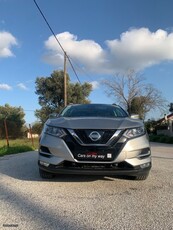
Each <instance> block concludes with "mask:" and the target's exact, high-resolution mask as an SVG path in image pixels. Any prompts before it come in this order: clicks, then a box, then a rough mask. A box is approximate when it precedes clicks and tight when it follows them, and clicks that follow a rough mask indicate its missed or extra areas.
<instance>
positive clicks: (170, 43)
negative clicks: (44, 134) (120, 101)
mask: <svg viewBox="0 0 173 230" xmlns="http://www.w3.org/2000/svg"><path fill="white" fill-rule="evenodd" d="M37 3H38V4H39V6H40V8H41V9H42V11H43V12H44V14H45V16H46V18H47V20H48V22H49V23H50V25H51V27H52V29H53V30H54V32H55V34H56V35H57V37H58V39H59V40H60V42H61V43H62V45H63V47H64V49H65V50H66V51H67V54H68V55H69V56H70V57H71V58H72V60H73V61H74V63H73V64H74V67H75V68H76V71H77V73H78V76H79V78H80V81H81V82H82V83H83V82H86V81H87V82H91V83H92V84H93V92H92V93H91V95H90V100H91V101H92V102H93V103H94V102H97V103H113V102H115V100H114V98H108V97H107V95H106V94H105V92H104V88H103V86H102V84H101V81H102V80H103V79H105V78H106V79H107V78H109V77H110V76H113V75H115V73H117V72H120V71H122V70H124V69H127V67H130V68H134V69H136V70H139V71H140V72H142V74H143V75H144V77H145V78H146V82H147V83H151V84H153V85H154V87H156V88H158V89H159V90H160V91H161V92H162V93H163V96H164V97H165V98H166V99H167V100H168V102H173V89H172V88H173V14H172V9H173V1H172V0H145V1H144V0H51V1H47V0H37ZM62 60H63V55H62V52H61V50H60V48H59V46H58V44H57V43H56V41H55V39H54V38H53V37H52V34H51V32H50V30H49V29H48V27H47V25H46V24H45V22H44V20H43V18H42V17H41V15H40V13H39V12H38V10H37V8H36V6H35V4H34V2H33V0H25V1H24V0H0V105H4V104H5V103H8V104H10V105H11V106H21V107H22V108H23V109H24V111H25V114H26V116H25V120H26V122H27V123H32V122H34V121H36V118H35V117H34V111H35V110H36V109H39V108H40V107H39V104H38V96H37V95H36V94H35V80H36V77H41V76H50V74H51V73H52V72H53V71H54V70H58V69H62V66H63V62H62ZM79 66H81V68H79ZM68 73H69V75H70V78H71V80H72V81H73V82H76V81H77V79H76V77H75V75H74V74H73V72H72V70H71V69H70V67H68ZM160 115H161V114H159V113H156V112H155V113H154V112H152V113H150V115H149V116H151V117H155V118H156V117H159V116H160Z"/></svg>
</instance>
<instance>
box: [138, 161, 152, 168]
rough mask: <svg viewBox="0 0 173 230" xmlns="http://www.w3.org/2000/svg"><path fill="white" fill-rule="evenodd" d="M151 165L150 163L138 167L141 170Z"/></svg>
mask: <svg viewBox="0 0 173 230" xmlns="http://www.w3.org/2000/svg"><path fill="white" fill-rule="evenodd" d="M150 165H151V163H150V162H148V163H145V164H142V165H140V167H141V169H144V168H148V167H149V166H150Z"/></svg>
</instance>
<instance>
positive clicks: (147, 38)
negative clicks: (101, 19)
mask: <svg viewBox="0 0 173 230" xmlns="http://www.w3.org/2000/svg"><path fill="white" fill-rule="evenodd" d="M57 38H58V40H59V41H60V43H61V44H62V46H63V48H64V49H65V51H66V52H67V54H68V55H69V56H70V57H71V58H72V60H73V59H75V60H78V62H80V64H81V65H82V66H84V67H85V68H86V69H87V70H88V71H90V72H94V73H101V74H103V73H107V74H114V73H116V72H117V71H123V70H127V69H128V68H132V69H135V70H142V69H144V68H146V67H149V66H152V65H155V64H159V63H161V62H163V61H173V32H170V33H168V32H167V31H164V30H161V29H159V30H157V31H155V32H151V31H150V30H149V29H148V28H139V29H134V28H133V29H130V30H128V31H126V32H124V33H122V34H121V36H120V39H114V40H107V41H106V42H105V43H106V46H107V48H106V49H103V48H102V47H101V46H100V45H99V44H98V43H96V42H95V41H93V40H78V39H77V36H75V35H73V34H71V33H69V32H64V33H61V34H57ZM45 47H46V49H47V50H48V53H47V54H46V55H45V61H46V62H48V63H50V64H53V65H56V66H63V60H64V57H63V52H62V50H61V48H60V47H59V45H58V43H57V41H56V40H55V38H54V37H53V36H51V37H49V38H48V40H47V41H45Z"/></svg>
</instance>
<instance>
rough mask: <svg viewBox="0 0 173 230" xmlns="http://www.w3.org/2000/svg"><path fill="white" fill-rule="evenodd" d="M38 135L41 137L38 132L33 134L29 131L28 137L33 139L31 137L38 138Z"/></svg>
mask: <svg viewBox="0 0 173 230" xmlns="http://www.w3.org/2000/svg"><path fill="white" fill-rule="evenodd" d="M37 137H39V135H38V134H36V133H32V135H31V133H30V132H27V138H28V139H31V138H37Z"/></svg>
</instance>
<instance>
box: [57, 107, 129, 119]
mask: <svg viewBox="0 0 173 230" xmlns="http://www.w3.org/2000/svg"><path fill="white" fill-rule="evenodd" d="M60 116H62V117H110V118H115V117H127V116H128V115H127V113H126V112H125V111H124V110H123V109H122V108H121V107H119V106H114V105H105V104H85V105H70V106H67V107H66V108H65V109H64V110H63V111H62V112H61V113H60Z"/></svg>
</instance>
